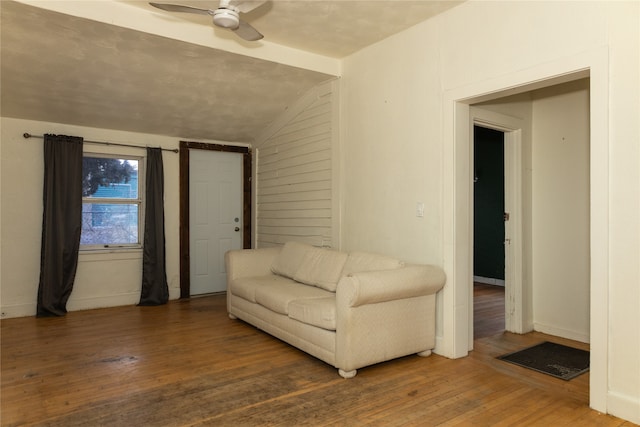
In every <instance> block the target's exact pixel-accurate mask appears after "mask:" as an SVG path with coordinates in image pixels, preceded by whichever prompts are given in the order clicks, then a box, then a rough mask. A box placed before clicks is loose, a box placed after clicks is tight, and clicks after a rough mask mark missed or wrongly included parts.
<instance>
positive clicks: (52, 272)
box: [37, 135, 83, 317]
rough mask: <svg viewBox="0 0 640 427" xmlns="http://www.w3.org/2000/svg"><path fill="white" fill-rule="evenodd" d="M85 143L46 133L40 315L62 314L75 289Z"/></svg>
mask: <svg viewBox="0 0 640 427" xmlns="http://www.w3.org/2000/svg"><path fill="white" fill-rule="evenodd" d="M82 142H83V139H82V138H80V137H75V136H63V135H45V136H44V192H43V202H44V213H43V216H42V249H41V253H40V283H39V285H38V304H37V316H38V317H46V316H63V315H64V314H65V313H66V312H67V301H68V300H69V296H70V295H71V291H72V290H73V281H74V279H75V277H76V268H77V266H78V250H79V249H80V231H81V230H82Z"/></svg>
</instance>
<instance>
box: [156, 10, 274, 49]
mask: <svg viewBox="0 0 640 427" xmlns="http://www.w3.org/2000/svg"><path fill="white" fill-rule="evenodd" d="M263 3H266V0H265V1H236V0H220V4H219V6H218V8H217V9H199V8H197V7H191V6H181V5H178V4H167V3H153V2H150V3H149V4H150V5H151V6H153V7H157V8H158V9H162V10H166V11H167V12H186V13H197V14H199V15H211V16H213V24H214V25H216V26H218V27H222V28H227V29H229V30H231V31H233V32H235V33H236V34H237V35H238V36H240V37H241V38H243V39H245V40H248V41H256V40H260V39H261V38H263V37H264V36H263V35H262V34H260V32H259V31H258V30H256V29H255V28H253V27H252V26H251V25H250V24H249V23H247V22H245V21H243V20H242V19H240V13H247V12H249V11H252V10H253V9H255V8H257V7H259V6H261V5H262V4H263Z"/></svg>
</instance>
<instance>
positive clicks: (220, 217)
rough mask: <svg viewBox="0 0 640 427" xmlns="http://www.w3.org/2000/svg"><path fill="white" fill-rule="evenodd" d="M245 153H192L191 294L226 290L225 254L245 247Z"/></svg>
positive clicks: (190, 204) (190, 175)
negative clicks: (243, 154) (243, 185)
mask: <svg viewBox="0 0 640 427" xmlns="http://www.w3.org/2000/svg"><path fill="white" fill-rule="evenodd" d="M242 191H243V190H242V154H241V153H229V152H222V151H208V150H191V151H190V152H189V236H190V237H189V253H190V276H191V286H190V288H191V292H190V293H191V295H202V294H208V293H213V292H223V291H226V289H227V286H226V271H225V265H224V254H225V253H226V252H227V251H228V250H231V249H241V248H242V241H243V240H242V233H243V229H242V224H243V218H242V212H243V206H242Z"/></svg>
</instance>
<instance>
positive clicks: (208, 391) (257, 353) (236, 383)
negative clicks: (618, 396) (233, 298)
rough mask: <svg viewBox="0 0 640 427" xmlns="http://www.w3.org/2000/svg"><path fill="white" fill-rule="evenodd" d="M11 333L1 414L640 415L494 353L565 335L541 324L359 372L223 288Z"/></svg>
mask: <svg viewBox="0 0 640 427" xmlns="http://www.w3.org/2000/svg"><path fill="white" fill-rule="evenodd" d="M490 306H491V303H489V302H487V303H486V304H485V308H486V307H490ZM0 333H1V338H2V340H1V355H0V362H1V367H0V374H1V378H0V383H1V384H0V393H1V394H0V410H1V412H0V424H1V425H2V426H36V425H37V426H40V425H47V426H65V427H67V426H134V425H135V426H209V425H214V426H254V425H256V426H332V425H335V426H360V425H382V426H415V425H421V426H422V425H425V426H430V425H446V426H463V425H474V426H483V425H487V426H489V425H491V426H493V425H504V426H508V425H509V426H510V425H565V424H572V425H581V426H582V425H585V426H589V425H594V426H620V425H631V424H629V423H625V422H623V421H622V420H620V419H617V418H615V417H611V416H608V415H602V414H599V413H597V412H595V411H592V410H591V409H589V408H588V386H589V382H588V378H589V375H588V373H587V374H584V375H581V376H579V377H577V378H575V379H573V380H571V381H562V380H558V379H556V378H553V377H550V376H548V375H544V374H541V373H537V372H533V371H530V370H526V369H524V368H521V367H518V366H515V365H512V364H508V363H505V362H503V361H500V360H497V359H496V356H498V355H500V354H503V353H506V352H509V351H514V350H516V349H519V348H522V347H524V346H527V345H533V344H536V343H537V342H539V341H542V340H546V339H548V340H556V341H562V343H566V340H557V339H555V338H553V337H548V336H545V335H543V334H539V333H532V334H527V335H514V334H509V333H505V332H503V331H502V332H500V331H498V332H495V331H493V332H491V333H488V334H487V336H485V337H482V338H480V339H477V340H476V341H475V350H474V351H473V352H471V353H470V355H469V356H468V357H465V358H462V359H457V360H449V359H446V358H444V357H441V356H438V355H432V356H430V357H428V358H422V357H418V356H407V357H402V358H399V359H396V360H393V361H389V362H385V363H380V364H377V365H374V366H370V367H367V368H363V369H360V370H359V371H358V375H357V376H356V377H355V378H353V379H350V380H345V379H343V378H341V377H340V376H339V375H338V374H337V371H336V369H335V368H333V367H331V366H329V365H327V364H325V363H324V362H321V361H319V360H317V359H315V358H313V357H311V356H309V355H307V354H305V353H303V352H301V351H299V350H297V349H295V348H293V347H291V346H289V345H287V344H285V343H283V342H281V341H279V340H277V339H275V338H273V337H271V336H269V335H267V334H265V333H263V332H261V331H259V330H258V329H256V328H254V327H252V326H249V325H247V324H245V323H243V322H241V321H237V320H230V319H229V318H228V316H227V314H226V305H225V299H224V295H216V296H210V297H203V298H193V299H191V300H181V301H171V302H170V303H169V304H167V305H165V306H160V307H117V308H109V309H100V310H89V311H81V312H71V313H68V314H67V316H65V317H64V318H42V319H36V318H19V319H4V320H2V321H0ZM572 344H575V345H577V346H581V347H582V348H585V347H586V349H588V346H587V345H583V344H579V343H572Z"/></svg>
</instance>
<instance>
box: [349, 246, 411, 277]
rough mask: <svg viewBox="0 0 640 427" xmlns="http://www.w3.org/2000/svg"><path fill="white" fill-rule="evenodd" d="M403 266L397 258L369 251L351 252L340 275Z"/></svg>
mask: <svg viewBox="0 0 640 427" xmlns="http://www.w3.org/2000/svg"><path fill="white" fill-rule="evenodd" d="M402 267H404V263H403V262H402V261H400V260H398V259H395V258H391V257H388V256H386V255H380V254H374V253H370V252H357V251H354V252H351V253H350V254H349V257H348V258H347V262H346V263H345V265H344V269H343V270H342V276H348V275H349V274H352V273H360V272H362V271H377V270H393V269H396V268H402Z"/></svg>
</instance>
